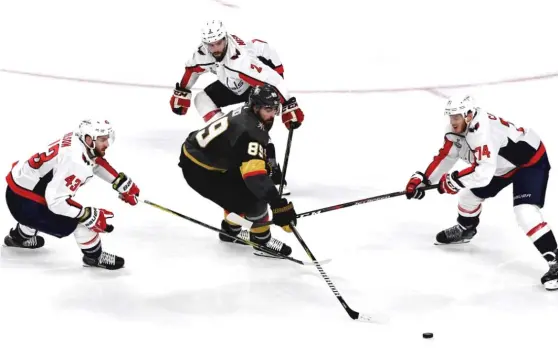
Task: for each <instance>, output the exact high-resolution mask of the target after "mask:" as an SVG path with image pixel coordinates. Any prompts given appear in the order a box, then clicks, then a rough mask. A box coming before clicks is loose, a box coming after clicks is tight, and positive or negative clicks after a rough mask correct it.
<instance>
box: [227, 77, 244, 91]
mask: <svg viewBox="0 0 558 356" xmlns="http://www.w3.org/2000/svg"><path fill="white" fill-rule="evenodd" d="M243 86H244V81H242V80H234V79H232V78H227V87H228V88H229V89H231V90H232V91H239V90H240V89H242V87H243Z"/></svg>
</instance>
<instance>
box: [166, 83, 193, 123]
mask: <svg viewBox="0 0 558 356" xmlns="http://www.w3.org/2000/svg"><path fill="white" fill-rule="evenodd" d="M191 99H192V92H191V91H190V90H189V89H186V88H182V87H180V84H178V83H176V88H175V89H174V94H173V95H172V97H171V99H170V106H171V109H172V112H173V113H175V114H177V115H184V114H186V113H187V112H188V108H189V107H190V103H191Z"/></svg>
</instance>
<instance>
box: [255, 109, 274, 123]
mask: <svg viewBox="0 0 558 356" xmlns="http://www.w3.org/2000/svg"><path fill="white" fill-rule="evenodd" d="M277 112H278V110H277V108H261V109H260V110H259V115H260V117H261V118H262V120H263V121H273V119H274V118H275V116H277Z"/></svg>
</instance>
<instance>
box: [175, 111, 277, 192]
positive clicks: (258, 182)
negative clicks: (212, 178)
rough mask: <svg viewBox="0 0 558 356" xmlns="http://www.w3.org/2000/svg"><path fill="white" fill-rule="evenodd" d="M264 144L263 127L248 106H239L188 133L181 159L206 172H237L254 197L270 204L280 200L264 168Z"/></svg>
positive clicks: (264, 130)
mask: <svg viewBox="0 0 558 356" xmlns="http://www.w3.org/2000/svg"><path fill="white" fill-rule="evenodd" d="M268 142H269V133H268V131H267V129H266V128H265V126H264V125H263V124H262V123H261V122H260V121H259V119H258V117H257V116H256V114H254V112H253V111H252V109H251V108H250V107H249V106H243V107H239V108H236V109H235V110H233V111H231V112H229V113H228V114H227V115H225V116H223V117H222V118H219V119H218V120H215V121H213V122H212V123H210V124H209V125H207V126H206V127H205V128H203V129H200V130H196V131H193V132H191V133H190V134H189V135H188V137H187V138H186V140H185V141H184V145H183V146H182V155H181V156H182V157H181V159H189V160H190V161H192V162H194V163H195V164H197V165H198V166H200V167H202V168H205V169H207V170H210V171H216V172H221V173H224V172H226V171H229V170H231V169H232V170H239V171H240V175H241V176H242V178H243V179H244V182H245V183H246V186H247V187H248V189H250V191H251V192H252V193H253V194H254V196H256V197H257V198H258V199H262V200H265V201H267V202H270V201H274V200H277V199H279V198H280V197H279V192H278V191H277V189H276V188H275V185H274V184H273V181H272V180H271V178H270V177H269V176H268V171H267V168H266V163H265V162H266V148H265V147H266V146H267V144H268Z"/></svg>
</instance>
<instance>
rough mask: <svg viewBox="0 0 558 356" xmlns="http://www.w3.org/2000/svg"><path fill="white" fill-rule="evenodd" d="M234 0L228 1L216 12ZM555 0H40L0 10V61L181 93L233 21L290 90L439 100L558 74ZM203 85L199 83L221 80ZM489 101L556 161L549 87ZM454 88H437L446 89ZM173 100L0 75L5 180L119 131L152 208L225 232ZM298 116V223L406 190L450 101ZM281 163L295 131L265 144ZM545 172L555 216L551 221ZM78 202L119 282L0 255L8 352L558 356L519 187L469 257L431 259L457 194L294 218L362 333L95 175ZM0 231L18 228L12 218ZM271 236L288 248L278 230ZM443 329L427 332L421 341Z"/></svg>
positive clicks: (263, 267) (305, 274)
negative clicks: (99, 221)
mask: <svg viewBox="0 0 558 356" xmlns="http://www.w3.org/2000/svg"><path fill="white" fill-rule="evenodd" d="M223 3H227V4H231V5H234V6H224V5H223ZM551 4H552V2H551V1H548V2H544V1H529V2H528V3H521V4H519V3H517V4H516V3H515V2H508V3H507V4H502V3H501V2H500V1H468V2H463V1H459V2H457V1H456V2H453V1H401V0H397V1H395V0H392V1H390V2H389V3H388V2H387V1H368V2H367V1H357V0H345V1H342V2H337V1H321V2H318V1H315V2H314V1H312V2H311V1H300V0H299V1H292V0H288V1H281V2H276V1H256V0H226V1H225V0H223V1H202V0H199V1H179V0H167V1H157V2H155V1H151V2H139V1H135V2H132V1H94V2H92V1H90V2H80V1H66V2H63V1H59V0H53V1H29V0H19V1H17V2H15V1H11V2H7V3H3V4H2V9H1V10H0V53H1V54H0V69H13V70H22V71H29V72H38V73H46V74H54V75H63V76H73V77H83V78H92V79H102V80H108V81H111V80H112V81H124V82H139V83H153V84H157V85H168V86H172V85H173V84H174V82H175V81H177V80H178V79H179V78H180V77H181V75H182V72H183V65H184V62H185V61H186V59H187V58H188V57H189V56H190V55H191V52H192V51H193V50H194V49H195V47H196V45H197V42H198V38H199V37H198V34H199V28H200V26H201V24H202V22H203V21H204V20H206V19H209V18H221V19H223V20H224V21H226V24H227V25H228V27H229V28H230V29H231V30H232V31H233V32H235V33H237V34H238V35H239V36H240V37H241V38H245V39H249V38H251V37H256V38H261V39H263V40H267V41H269V42H270V43H272V44H273V45H274V46H275V47H276V48H277V49H278V50H279V53H280V55H281V57H282V58H283V61H284V65H285V70H286V78H287V80H288V84H289V86H290V88H292V89H293V90H316V89H317V90H321V89H332V90H335V89H338V90H339V89H343V90H351V89H376V88H401V87H416V86H436V85H446V84H461V83H474V82H484V81H493V80H501V79H506V78H514V77H522V76H532V75H538V74H543V73H548V72H551V71H555V70H556V63H558V53H557V52H556V46H555V35H556V33H558V25H557V24H556V20H555V18H554V16H555V15H554V14H555V12H554V11H553V10H552V8H551V7H550V5H551ZM211 80H213V78H212V77H211V75H210V74H208V75H206V76H205V77H204V78H203V79H202V80H200V81H199V83H198V84H197V85H196V87H197V88H200V87H203V85H205V84H208V83H209V82H210V81H211ZM469 91H470V92H471V93H472V94H474V95H475V96H476V97H477V98H478V101H479V103H480V104H481V105H483V106H484V107H486V108H489V109H490V110H492V111H494V112H495V113H497V114H498V115H500V116H503V117H505V118H506V119H508V120H510V121H512V122H517V123H520V124H521V125H524V126H530V127H533V128H535V129H536V130H537V131H538V132H539V133H540V135H541V136H542V138H543V140H544V141H545V145H546V147H547V149H548V152H549V157H550V160H551V163H553V162H554V161H553V160H554V155H555V154H558V153H557V152H558V141H556V140H555V139H554V135H555V127H556V124H555V120H556V93H557V92H558V79H548V80H538V81H530V82H522V83H516V84H506V85H494V86H483V87H474V88H469ZM453 92H454V91H448V90H445V91H444V90H442V93H443V94H445V95H448V94H451V93H453ZM170 95H171V91H170V90H165V89H144V88H133V87H125V86H111V85H100V84H91V83H84V82H72V81H60V80H52V79H45V78H38V77H31V76H23V75H15V74H8V73H5V72H0V118H1V120H2V122H3V125H2V139H1V140H0V145H1V146H0V151H1V152H2V154H1V157H0V167H3V168H2V169H3V172H4V174H7V173H8V171H9V168H10V165H11V163H12V162H13V161H15V160H18V159H22V158H25V157H27V156H30V155H31V154H33V153H35V152H36V150H38V149H39V148H40V147H42V146H44V145H45V144H48V143H49V142H51V141H53V140H54V139H56V138H58V137H60V136H61V135H62V134H64V133H66V132H68V130H71V129H73V128H74V127H75V126H76V125H77V123H78V122H79V120H81V119H83V118H86V117H95V118H96V117H100V118H108V119H110V120H111V121H112V122H113V123H114V125H115V128H116V131H117V139H116V142H115V144H114V146H113V147H111V148H110V152H109V155H108V159H109V160H110V162H111V163H112V164H113V165H114V166H115V167H116V168H117V169H119V170H122V171H124V172H126V173H127V174H128V175H130V176H131V177H132V178H133V179H134V180H135V181H136V182H137V184H138V185H139V187H140V189H141V197H143V198H146V199H150V200H152V201H154V202H156V203H159V204H162V205H164V206H167V207H169V208H172V209H175V210H177V211H179V212H181V213H184V214H186V215H189V216H192V217H195V218H197V219H200V220H202V221H204V222H207V223H211V224H214V225H219V222H220V220H221V217H222V211H221V210H220V209H219V208H218V207H216V206H214V205H212V203H210V202H208V201H206V200H204V199H203V198H200V197H199V196H197V195H196V194H195V193H194V192H193V191H192V190H191V189H190V188H189V187H188V185H187V184H186V183H185V182H184V180H183V178H182V176H181V172H180V170H179V168H178V167H177V162H178V156H179V150H180V145H181V143H182V142H183V139H184V138H185V137H186V135H187V133H189V132H190V131H192V130H194V129H196V128H199V127H200V126H201V125H202V120H201V118H199V117H198V115H197V113H196V112H195V110H193V109H192V110H191V112H190V113H188V115H187V116H186V117H178V116H175V115H174V114H172V112H171V111H170V109H169V107H168V100H169V97H170ZM296 96H297V98H298V100H299V103H300V105H301V106H302V108H303V110H304V111H305V113H306V121H305V122H304V124H303V126H302V128H301V129H300V130H297V131H296V132H295V134H294V141H293V146H292V156H291V158H290V164H289V167H288V174H287V176H288V182H289V186H290V189H291V190H292V192H293V195H292V196H291V198H292V201H293V202H294V203H295V207H296V209H297V211H298V212H304V211H307V210H311V209H315V208H319V207H322V206H327V205H333V204H337V203H341V202H345V201H350V200H354V199H359V198H365V197H368V196H373V195H378V194H383V193H388V192H393V191H400V190H402V189H403V188H404V186H405V184H406V182H407V179H408V177H409V176H410V175H411V174H412V173H413V172H414V171H415V170H423V169H425V167H426V165H427V164H428V163H429V160H430V159H431V158H432V157H433V156H434V155H435V154H436V152H437V150H438V149H439V148H440V145H441V143H442V140H443V138H442V133H443V127H444V124H445V121H444V117H443V115H442V112H443V111H442V110H443V105H444V100H443V99H442V98H441V97H439V96H436V95H433V94H432V93H429V92H426V91H410V92H399V93H373V94H354V93H346V94H296ZM272 137H273V139H274V142H275V143H276V145H277V150H278V152H279V158H280V159H281V160H282V158H283V152H284V149H285V142H286V137H287V130H285V129H284V127H282V125H281V124H280V123H277V124H276V127H274V129H273V131H272ZM557 189H558V186H557V184H556V181H555V179H554V176H553V175H552V174H551V178H550V182H549V185H548V192H547V203H546V207H545V209H544V213H545V217H546V220H547V221H548V223H549V224H550V225H551V226H555V225H556V213H557V211H558V207H557V205H556V201H557V200H556V196H557ZM76 200H78V201H79V202H81V203H82V204H84V205H92V206H97V207H102V208H106V209H109V210H112V211H114V212H115V214H116V216H115V218H114V225H115V227H116V228H115V231H114V232H113V233H112V234H110V235H109V234H107V235H106V236H103V246H104V248H105V250H107V251H108V252H112V253H116V254H119V255H121V256H123V257H124V258H126V268H125V269H122V270H120V271H106V270H98V269H91V268H84V267H82V264H81V253H80V251H79V249H78V247H77V245H76V243H75V241H74V239H73V237H71V236H69V237H67V238H64V239H56V238H53V237H50V236H47V239H46V246H45V247H44V248H43V249H41V250H37V251H13V250H11V249H9V248H6V247H3V248H2V249H1V258H0V354H1V355H33V354H38V353H39V352H40V353H44V352H46V351H48V352H54V353H56V354H58V355H100V354H101V355H102V354H107V355H115V354H118V353H120V354H126V355H128V354H130V355H131V354H138V353H145V354H165V355H186V354H193V355H218V354H223V353H225V354H231V355H262V354H266V355H305V354H306V355H308V354H337V353H344V354H346V355H357V354H358V355H402V354H409V355H453V354H457V355H461V354H466V355H469V354H471V353H476V354H483V355H487V354H497V355H502V354H505V353H509V352H516V353H517V354H520V353H526V352H529V353H530V354H535V353H536V352H541V351H542V352H550V353H552V352H554V351H553V350H554V349H555V348H556V343H555V340H556V335H557V329H556V318H557V316H558V308H557V305H558V293H554V294H553V293H551V292H547V291H545V290H544V289H543V288H542V286H541V284H540V281H539V279H540V277H541V276H542V274H543V273H545V272H546V269H547V267H546V264H545V262H544V261H543V260H542V258H541V257H540V256H539V254H538V252H537V250H536V249H535V248H534V246H533V245H532V243H531V242H530V241H529V239H528V238H527V237H526V236H525V235H524V233H523V232H522V231H521V230H520V229H519V227H518V226H517V225H516V223H515V221H514V215H513V209H512V192H511V188H507V189H506V190H505V191H503V192H502V193H501V194H500V195H499V196H498V197H497V198H495V199H492V200H490V201H488V202H487V203H486V204H485V206H484V210H483V214H482V221H481V226H480V228H479V234H478V235H477V237H475V238H474V240H473V241H472V242H471V243H470V244H467V245H460V246H449V247H448V246H445V247H443V246H434V245H433V241H434V235H435V234H436V233H437V232H438V231H440V230H441V229H443V228H446V227H448V226H450V225H452V224H453V223H454V221H455V217H456V199H455V198H454V197H449V196H440V195H438V194H437V193H435V192H429V194H428V195H427V197H426V198H425V199H423V200H422V201H412V202H409V201H407V200H406V199H404V198H401V197H400V198H394V199H391V200H384V201H379V202H375V203H371V204H367V205H360V206H355V207H351V208H347V209H343V210H339V211H335V212H330V213H327V214H323V215H318V216H314V217H307V218H304V219H300V220H299V230H300V232H301V234H302V236H303V238H304V239H305V241H306V242H307V243H308V245H309V246H310V248H311V249H312V251H313V252H314V254H315V255H316V256H317V257H318V258H333V262H332V263H331V264H329V265H327V266H325V270H326V272H327V273H328V274H329V275H330V277H331V278H332V280H333V282H334V283H335V285H336V286H337V288H338V289H339V290H340V292H341V293H342V295H343V296H344V298H345V299H346V301H347V302H348V303H349V305H350V306H351V307H352V308H353V309H355V310H357V311H360V312H362V313H368V314H372V315H373V316H376V317H377V323H375V324H364V323H358V322H355V321H352V320H351V319H350V318H349V317H348V316H347V315H346V314H345V312H344V310H343V309H342V308H341V306H340V304H339V303H338V301H337V300H336V299H335V297H334V296H333V294H332V293H331V291H330V290H329V289H328V287H327V285H326V283H325V282H324V281H323V279H322V278H321V277H320V276H319V274H318V273H317V271H316V270H315V268H313V267H301V266H298V265H295V264H292V263H289V262H287V261H274V260H267V259H262V258H259V257H255V256H253V255H252V253H251V251H250V249H249V248H244V247H240V246H231V245H228V244H223V243H220V242H219V241H218V239H217V236H216V235H215V233H213V232H211V231H208V230H206V229H204V228H201V227H199V226H197V225H194V224H192V223H190V222H188V221H185V220H182V219H180V218H177V217H175V216H172V215H170V214H167V213H165V212H162V211H159V210H156V209H154V208H152V207H150V206H145V205H139V206H137V207H130V206H128V205H125V204H124V203H122V202H121V201H120V200H118V199H117V197H116V194H115V192H114V191H112V189H111V188H110V186H108V185H106V184H104V183H103V182H101V181H93V182H92V183H90V184H88V185H87V186H86V187H84V188H83V189H82V190H80V192H79V194H78V196H77V197H76ZM0 217H1V218H0V221H1V228H2V229H3V230H2V231H4V232H6V233H7V232H8V230H9V229H10V228H11V227H12V226H14V224H15V222H14V220H13V218H12V217H11V215H10V213H9V212H8V210H7V207H6V205H5V204H0ZM273 231H274V233H275V236H276V237H277V238H279V239H282V240H284V241H285V242H287V243H288V244H289V245H291V246H293V250H294V252H293V255H294V256H296V257H298V258H301V259H305V258H306V256H305V254H304V251H303V250H302V248H301V247H300V245H299V244H298V242H297V241H296V239H295V238H294V236H291V235H287V234H285V233H283V232H282V231H280V230H278V229H275V228H274V229H273ZM423 332H433V333H434V339H432V340H424V339H422V336H421V335H422V333H423Z"/></svg>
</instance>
